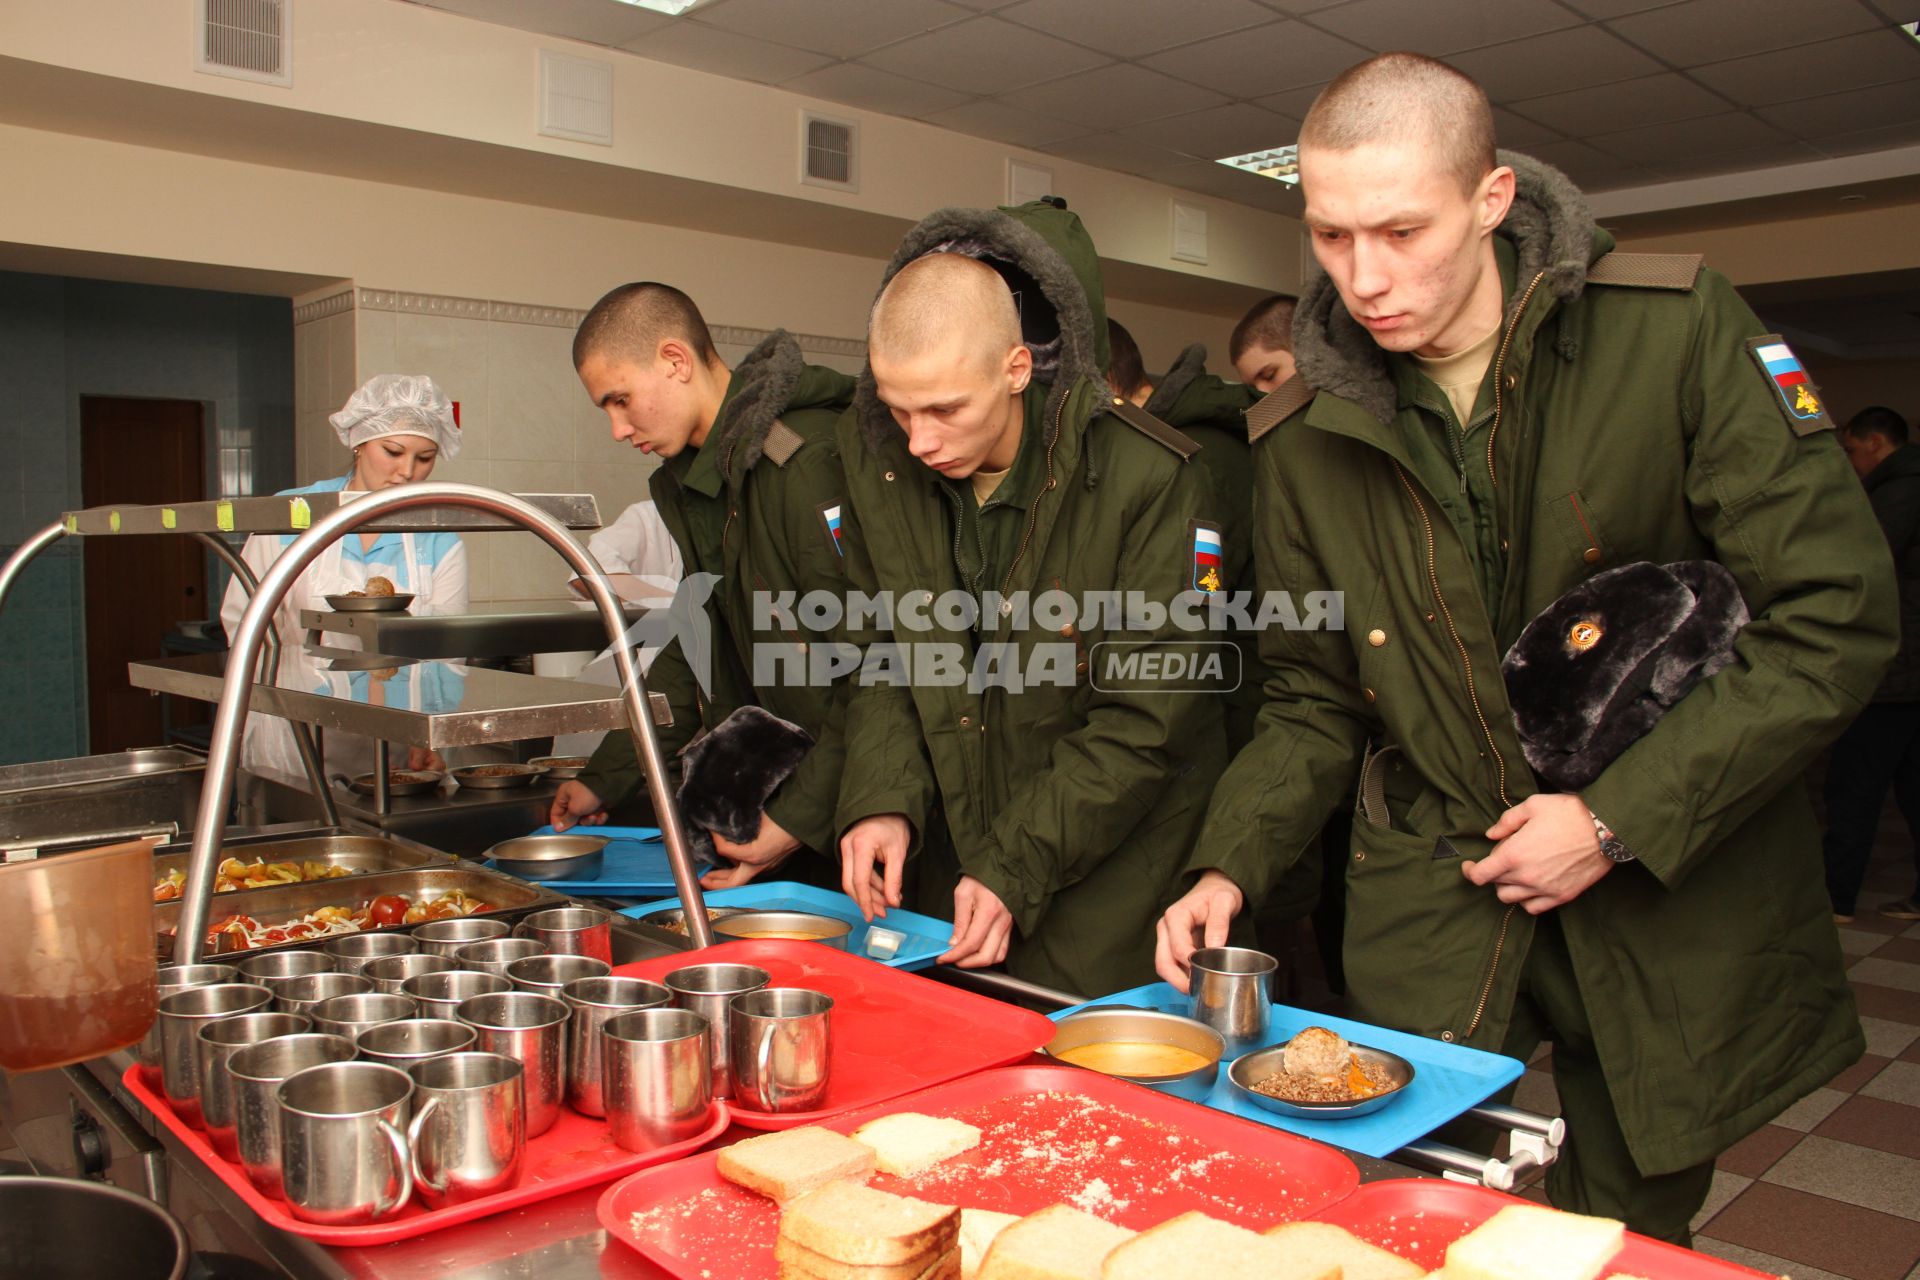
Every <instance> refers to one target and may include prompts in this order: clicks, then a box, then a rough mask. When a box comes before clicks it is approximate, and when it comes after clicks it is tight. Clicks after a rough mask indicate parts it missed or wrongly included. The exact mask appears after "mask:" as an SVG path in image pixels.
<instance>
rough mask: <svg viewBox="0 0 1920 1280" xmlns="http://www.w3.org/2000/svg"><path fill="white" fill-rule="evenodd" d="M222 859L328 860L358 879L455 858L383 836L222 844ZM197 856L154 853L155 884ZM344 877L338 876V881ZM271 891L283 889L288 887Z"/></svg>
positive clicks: (170, 850) (181, 851)
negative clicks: (371, 874)
mask: <svg viewBox="0 0 1920 1280" xmlns="http://www.w3.org/2000/svg"><path fill="white" fill-rule="evenodd" d="M220 857H221V859H222V860H223V861H224V860H225V859H227V858H238V859H239V860H240V861H242V862H323V863H325V864H326V865H327V866H330V867H345V868H346V869H347V870H348V871H350V872H352V873H353V874H355V875H360V874H362V873H365V872H369V871H405V870H408V869H409V868H412V867H427V866H433V865H435V864H437V863H446V862H452V861H453V855H452V854H447V853H441V852H440V851H439V850H437V849H429V848H426V847H425V846H424V845H415V844H402V843H400V842H399V841H397V840H389V839H387V838H385V837H383V836H302V837H299V838H297V839H293V840H262V841H259V842H257V843H251V844H249V843H243V842H240V841H234V842H231V843H228V844H224V845H222V846H221V848H220ZM192 858H193V855H192V853H191V852H190V851H188V850H187V849H185V848H184V846H168V845H162V846H160V848H159V849H156V850H155V851H154V855H153V877H154V883H155V884H156V885H158V884H159V882H160V881H162V880H164V879H166V877H167V874H168V873H169V872H171V871H173V870H174V869H175V868H178V869H179V870H181V871H183V872H184V871H186V870H187V864H188V863H189V862H191V861H192ZM344 878H345V877H335V878H334V883H339V882H340V881H341V880H342V879H344ZM316 883H317V882H316ZM266 887H267V888H269V889H278V888H282V887H283V886H281V885H268V886H266ZM259 892H261V890H259V889H235V890H234V891H233V892H232V893H222V894H219V895H217V899H218V900H219V901H221V902H225V901H226V900H228V899H229V898H232V897H233V896H234V895H235V894H242V893H244V894H254V893H259Z"/></svg>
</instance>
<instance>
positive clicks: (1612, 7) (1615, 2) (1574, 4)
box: [1560, 0, 1680, 18]
mask: <svg viewBox="0 0 1920 1280" xmlns="http://www.w3.org/2000/svg"><path fill="white" fill-rule="evenodd" d="M1560 3H1562V4H1564V5H1566V6H1567V7H1568V8H1569V9H1574V10H1577V11H1578V12H1580V13H1584V14H1586V15H1587V16H1588V17H1589V18H1617V17H1619V16H1620V15H1621V14H1624V13H1639V12H1641V11H1642V10H1645V9H1660V8H1664V7H1666V6H1667V5H1670V4H1678V3H1680V0H1560Z"/></svg>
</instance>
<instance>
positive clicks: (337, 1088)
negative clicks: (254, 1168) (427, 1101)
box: [275, 1062, 413, 1227]
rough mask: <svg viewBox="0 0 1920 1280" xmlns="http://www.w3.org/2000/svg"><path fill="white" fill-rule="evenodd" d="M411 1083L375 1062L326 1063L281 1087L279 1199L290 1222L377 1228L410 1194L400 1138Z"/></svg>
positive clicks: (409, 1166) (408, 1159) (407, 1158)
mask: <svg viewBox="0 0 1920 1280" xmlns="http://www.w3.org/2000/svg"><path fill="white" fill-rule="evenodd" d="M412 1097H413V1078H412V1077H411V1076H409V1075H408V1074H407V1073H406V1072H404V1071H401V1070H400V1069H398V1068H397V1067H389V1066H385V1065H383V1064H381V1063H378V1062H330V1063H328V1064H327V1065H325V1066H321V1067H308V1068H307V1069H306V1070H305V1071H301V1072H298V1073H296V1074H294V1075H292V1076H289V1077H287V1079H286V1080H284V1081H283V1082H282V1083H281V1085H280V1088H279V1090H278V1091H277V1093H276V1094H275V1099H276V1101H277V1103H278V1106H279V1112H280V1164H281V1170H282V1172H281V1185H282V1188H283V1192H282V1194H284V1195H285V1197H286V1201H287V1208H289V1209H291V1210H292V1211H293V1216H294V1217H296V1218H299V1219H301V1220H303V1221H306V1222H317V1223H324V1224H325V1225H327V1226H332V1227H357V1226H364V1225H365V1224H367V1223H369V1222H378V1221H379V1220H380V1219H381V1218H384V1217H386V1216H387V1215H389V1214H391V1213H393V1212H394V1211H395V1210H397V1209H399V1208H400V1206H401V1205H404V1204H405V1203H406V1202H407V1198H408V1197H409V1196H411V1195H412V1194H413V1157H412V1156H411V1155H410V1154H409V1153H408V1151H407V1139H406V1136H405V1134H403V1133H402V1132H401V1130H402V1127H403V1126H404V1125H405V1124H406V1122H407V1104H408V1101H409V1100H410V1099H411V1098H412Z"/></svg>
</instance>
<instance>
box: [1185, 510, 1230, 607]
mask: <svg viewBox="0 0 1920 1280" xmlns="http://www.w3.org/2000/svg"><path fill="white" fill-rule="evenodd" d="M1188 527H1189V528H1190V530H1191V535H1190V536H1191V538H1192V541H1193V590H1195V591H1205V592H1207V593H1209V594H1211V593H1213V592H1216V591H1225V590H1226V589H1227V578H1226V572H1227V570H1226V561H1225V558H1224V557H1225V553H1226V546H1225V544H1224V542H1223V541H1222V539H1221V537H1220V526H1219V525H1217V524H1215V523H1214V522H1213V521H1211V520H1191V521H1188Z"/></svg>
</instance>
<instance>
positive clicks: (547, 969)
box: [507, 955, 613, 996]
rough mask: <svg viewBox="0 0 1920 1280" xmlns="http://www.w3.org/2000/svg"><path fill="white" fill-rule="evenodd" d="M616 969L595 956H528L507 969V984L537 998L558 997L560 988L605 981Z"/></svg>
mask: <svg viewBox="0 0 1920 1280" xmlns="http://www.w3.org/2000/svg"><path fill="white" fill-rule="evenodd" d="M612 972H613V966H612V965H610V964H608V963H607V962H606V961H605V960H595V959H594V958H593V957H592V956H576V955H551V956H528V957H527V958H526V959H525V960H515V961H514V962H513V963H512V964H510V965H508V966H507V981H508V982H511V983H512V984H513V986H514V990H516V991H531V992H533V994H535V995H537V996H558V995H559V994H560V988H562V987H564V986H566V985H567V984H568V983H569V982H572V981H573V980H574V979H575V978H604V977H606V976H607V975H608V974H609V973H612Z"/></svg>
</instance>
